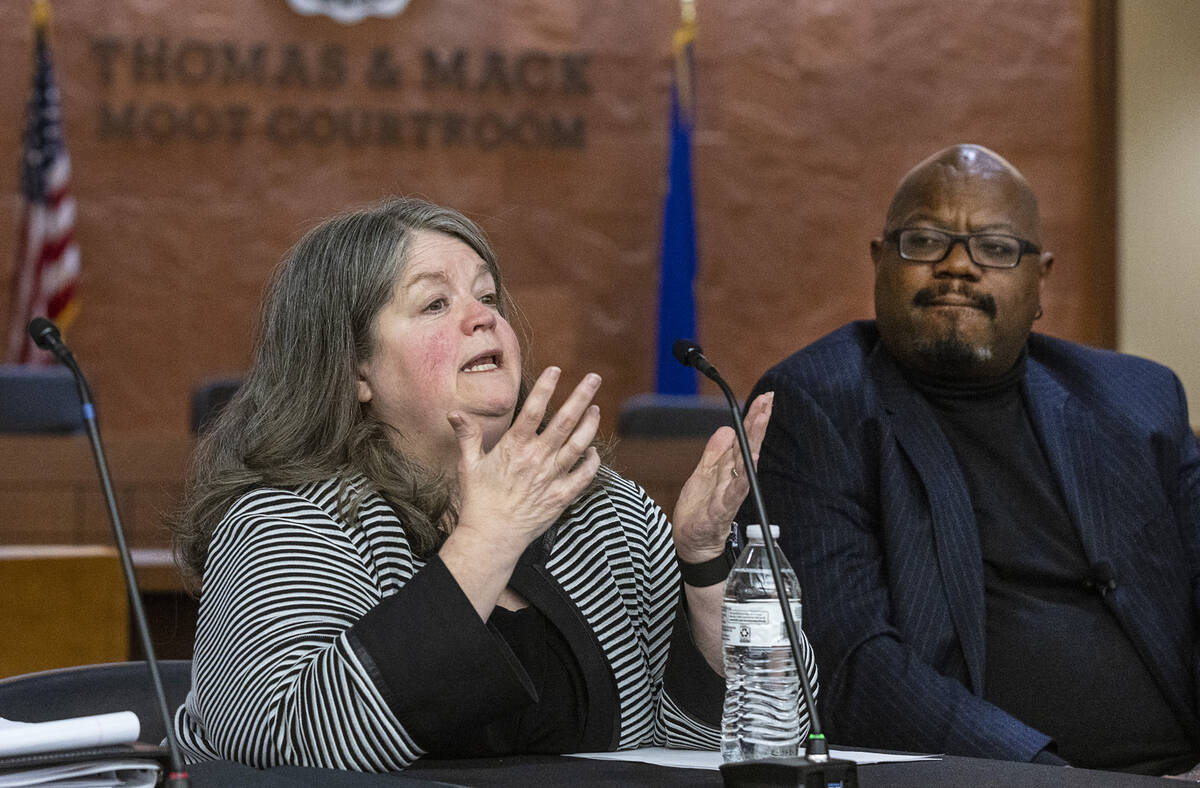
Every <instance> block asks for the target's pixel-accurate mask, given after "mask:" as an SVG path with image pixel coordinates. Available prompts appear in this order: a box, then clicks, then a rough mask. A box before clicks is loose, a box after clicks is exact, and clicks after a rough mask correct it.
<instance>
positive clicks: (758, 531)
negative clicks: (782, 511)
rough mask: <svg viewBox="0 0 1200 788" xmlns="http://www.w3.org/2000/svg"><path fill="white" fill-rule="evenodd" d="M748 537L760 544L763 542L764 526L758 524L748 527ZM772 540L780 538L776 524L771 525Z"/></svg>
mask: <svg viewBox="0 0 1200 788" xmlns="http://www.w3.org/2000/svg"><path fill="white" fill-rule="evenodd" d="M746 537H747V538H749V539H757V540H758V541H760V542H761V541H763V533H762V526H761V525H758V524H757V523H756V524H754V525H747V526H746ZM771 538H772V539H778V538H779V526H778V525H775V524H774V523H772V524H771Z"/></svg>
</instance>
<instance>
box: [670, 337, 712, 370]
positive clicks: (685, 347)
mask: <svg viewBox="0 0 1200 788" xmlns="http://www.w3.org/2000/svg"><path fill="white" fill-rule="evenodd" d="M703 353H704V351H703V350H701V349H700V346H699V345H697V344H696V343H695V342H693V341H692V340H690V339H677V340H675V344H673V345H671V355H673V356H675V360H676V361H678V362H679V363H680V364H683V365H684V366H685V367H690V366H693V361H694V359H695V357H696V356H697V355H703Z"/></svg>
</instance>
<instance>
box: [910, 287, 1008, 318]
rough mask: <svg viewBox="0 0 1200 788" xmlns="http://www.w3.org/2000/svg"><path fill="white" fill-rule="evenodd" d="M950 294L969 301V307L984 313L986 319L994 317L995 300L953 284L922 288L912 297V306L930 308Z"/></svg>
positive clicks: (989, 296)
mask: <svg viewBox="0 0 1200 788" xmlns="http://www.w3.org/2000/svg"><path fill="white" fill-rule="evenodd" d="M951 293H953V294H954V295H957V296H961V297H963V298H966V299H968V300H970V302H971V305H972V306H974V307H975V308H976V309H978V310H980V311H982V312H984V313H985V314H986V315H987V316H988V317H993V318H994V317H995V316H996V299H995V298H993V297H992V296H991V295H989V294H988V293H976V292H975V291H974V290H972V289H971V287H970V286H968V285H958V286H957V287H956V286H955V284H954V283H953V282H938V283H937V284H934V285H930V286H929V287H923V288H921V289H920V290H918V291H917V294H916V295H914V296H913V305H915V306H931V305H932V304H933V302H934V301H936V300H937V299H939V298H941V297H942V296H948V295H950V294H951Z"/></svg>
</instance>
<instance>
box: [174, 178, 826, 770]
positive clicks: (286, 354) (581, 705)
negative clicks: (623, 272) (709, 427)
mask: <svg viewBox="0 0 1200 788" xmlns="http://www.w3.org/2000/svg"><path fill="white" fill-rule="evenodd" d="M510 309H511V305H510V304H509V301H508V298H507V296H506V294H505V292H504V289H503V286H502V283H501V278H500V272H499V269H498V268H497V266H496V261H495V258H494V256H493V253H492V250H491V249H490V248H489V247H488V245H487V242H486V241H485V240H484V238H483V236H482V234H481V232H480V231H479V229H478V228H477V227H476V226H475V225H474V224H473V223H471V222H470V221H469V220H468V219H466V218H465V217H463V216H461V215H460V214H458V213H456V212H454V211H451V210H448V209H445V208H441V207H438V206H435V205H431V204H429V203H426V202H423V201H420V200H415V199H398V200H393V201H389V202H385V203H383V204H380V205H378V206H375V207H372V208H369V209H366V210H361V211H356V212H352V213H348V214H345V215H343V216H340V217H337V218H334V219H331V220H329V221H327V222H325V223H323V224H322V225H320V226H318V227H317V228H315V229H314V230H312V231H311V232H309V233H308V234H307V235H306V236H305V237H304V238H303V239H302V240H301V241H300V242H299V244H298V245H297V246H296V247H295V248H294V249H293V250H292V252H291V253H290V255H289V256H288V258H287V259H286V260H285V261H284V263H283V264H282V266H281V267H280V268H279V270H278V271H277V272H276V274H275V277H274V279H273V282H272V284H271V286H270V289H269V291H268V294H267V299H266V303H265V306H264V312H263V317H262V323H261V326H260V335H259V340H258V345H257V348H256V352H255V357H254V361H253V364H252V366H251V368H250V370H249V372H248V374H247V377H246V379H245V382H244V383H243V385H242V387H241V389H240V390H239V391H238V393H237V395H236V396H235V397H234V398H233V400H232V401H231V402H230V403H229V405H228V406H226V408H225V409H224V410H223V412H222V413H221V415H220V416H219V417H218V420H217V421H216V423H215V424H214V426H213V428H212V429H211V430H210V432H209V433H208V434H207V436H206V437H205V438H204V439H203V441H202V442H201V445H200V446H199V448H198V450H197V457H196V461H195V464H194V468H193V475H192V480H191V486H190V488H189V500H188V505H187V508H186V510H185V511H184V513H183V515H182V516H181V517H180V518H179V521H178V522H177V524H176V544H177V549H178V552H179V556H180V559H181V563H182V564H183V566H184V567H185V568H186V569H187V570H189V571H190V572H192V573H194V574H196V575H200V574H201V573H202V575H203V591H202V595H201V605H200V621H199V626H198V631H197V637H196V651H195V658H194V667H193V686H192V691H191V692H190V693H189V695H188V699H187V702H186V704H185V705H184V707H183V708H181V709H180V712H179V714H178V715H177V718H176V728H177V730H178V732H179V734H180V738H181V740H182V743H183V746H184V749H185V751H186V752H187V754H188V756H189V758H190V759H192V760H199V759H206V758H224V759H231V760H237V761H241V762H244V763H247V764H250V765H253V766H259V767H266V766H273V765H279V764H299V765H311V766H325V767H336V768H345V769H357V770H364V771H385V770H394V769H400V768H403V767H404V766H406V765H408V764H410V763H412V762H413V761H414V760H415V759H416V758H418V757H420V756H421V755H423V754H426V753H431V754H435V755H439V756H453V755H493V754H504V753H512V752H571V751H593V750H610V749H617V748H631V747H638V746H642V745H650V744H658V745H671V746H682V747H716V746H718V742H719V728H718V725H719V718H720V707H721V695H722V688H723V682H722V680H721V678H720V673H719V671H720V669H721V668H720V664H721V662H720V660H721V643H720V606H721V595H722V585H721V583H720V580H721V579H723V576H724V574H726V573H727V571H728V567H729V565H730V563H731V560H730V558H729V556H728V555H727V554H726V552H725V539H726V535H727V534H728V532H729V524H730V520H731V519H732V517H733V514H734V512H735V511H736V510H737V507H738V505H739V504H740V502H741V501H742V499H743V498H744V497H745V494H746V484H745V478H744V475H742V474H740V472H739V471H738V468H739V467H740V456H739V453H738V451H737V447H736V445H735V441H734V437H733V431H732V429H730V428H728V427H726V428H722V429H721V430H719V431H718V432H717V433H716V434H715V435H714V436H713V438H712V439H711V440H710V441H709V443H708V445H707V447H706V449H705V451H704V455H703V457H702V458H701V460H700V464H699V466H698V467H697V469H696V471H695V472H694V473H693V474H692V476H691V478H689V480H688V481H687V483H686V484H685V486H684V488H683V490H682V491H681V494H680V500H679V504H678V506H677V507H676V510H675V513H674V515H675V516H674V524H673V525H671V524H668V523H667V521H666V518H665V517H664V515H663V513H662V512H661V510H660V509H659V508H658V507H657V506H656V505H655V504H654V502H653V501H651V500H650V499H649V498H648V497H647V496H646V495H645V493H644V492H643V491H642V490H641V489H640V488H638V487H637V486H636V485H635V484H632V483H630V482H628V481H626V480H624V479H622V478H621V477H619V476H618V475H616V474H615V473H613V472H612V471H611V470H609V469H607V468H605V467H603V466H601V463H600V458H599V456H598V454H597V451H596V448H595V447H594V446H593V445H592V444H593V440H594V437H595V434H596V429H597V426H598V424H599V418H600V417H599V411H598V409H597V406H596V405H594V404H591V400H592V398H593V397H594V395H595V393H596V390H597V388H598V387H599V385H600V379H599V377H598V376H596V375H594V374H593V375H588V376H586V377H585V378H584V379H583V381H581V382H580V383H579V384H578V385H577V386H575V388H574V390H573V391H572V392H571V394H570V395H569V396H568V397H567V398H566V400H565V402H564V403H563V405H562V407H561V408H559V410H558V411H557V412H556V413H554V414H553V415H552V416H549V417H548V416H547V403H548V401H549V399H550V397H551V395H552V394H553V392H554V390H555V388H556V385H557V383H558V378H559V371H558V370H557V369H556V368H554V367H551V368H549V369H547V370H546V371H544V372H543V373H542V374H541V376H540V377H539V378H538V379H537V381H536V382H535V383H534V384H533V385H532V387H531V388H528V390H526V387H525V386H524V385H523V383H522V376H521V351H520V349H519V347H518V344H517V339H516V336H515V334H514V332H513V330H512V328H511V326H510V325H509V322H508V319H507V317H508V315H509V313H510ZM770 410H771V399H770V396H769V395H768V396H765V397H761V398H759V399H758V400H757V401H756V402H755V403H753V405H752V407H751V408H750V411H749V413H748V414H747V416H746V424H747V430H748V433H749V434H750V435H751V436H752V440H753V441H754V442H755V445H756V446H757V445H758V444H759V443H761V441H762V436H763V433H764V432H765V430H766V424H767V420H768V419H769V417H770ZM676 554H677V555H678V562H679V563H678V564H677V557H676ZM681 566H682V568H683V570H684V572H685V573H686V574H687V575H688V577H689V578H690V582H689V583H685V584H683V585H684V592H683V593H682V594H681V593H680V585H681V583H680V567H681ZM807 661H809V662H811V657H809V659H808V660H807ZM812 670H814V668H812V667H811V665H810V672H812Z"/></svg>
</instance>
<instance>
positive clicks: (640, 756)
mask: <svg viewBox="0 0 1200 788" xmlns="http://www.w3.org/2000/svg"><path fill="white" fill-rule="evenodd" d="M801 754H803V752H801ZM571 755H572V757H575V758H596V759H599V760H609V761H640V762H642V763H653V764H656V765H658V766H673V767H675V768H677V769H709V770H712V771H716V770H717V769H719V768H720V766H721V763H722V761H721V753H720V752H718V751H717V750H672V749H668V748H666V747H642V748H641V749H638V750H618V751H617V752H577V753H571ZM829 757H830V758H841V759H843V760H847V761H854V762H855V763H857V764H859V765H864V764H868V763H894V762H897V761H934V760H937V759H939V758H940V757H941V756H940V755H904V754H901V753H890V752H868V751H859V750H839V749H836V748H833V747H831V748H829Z"/></svg>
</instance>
